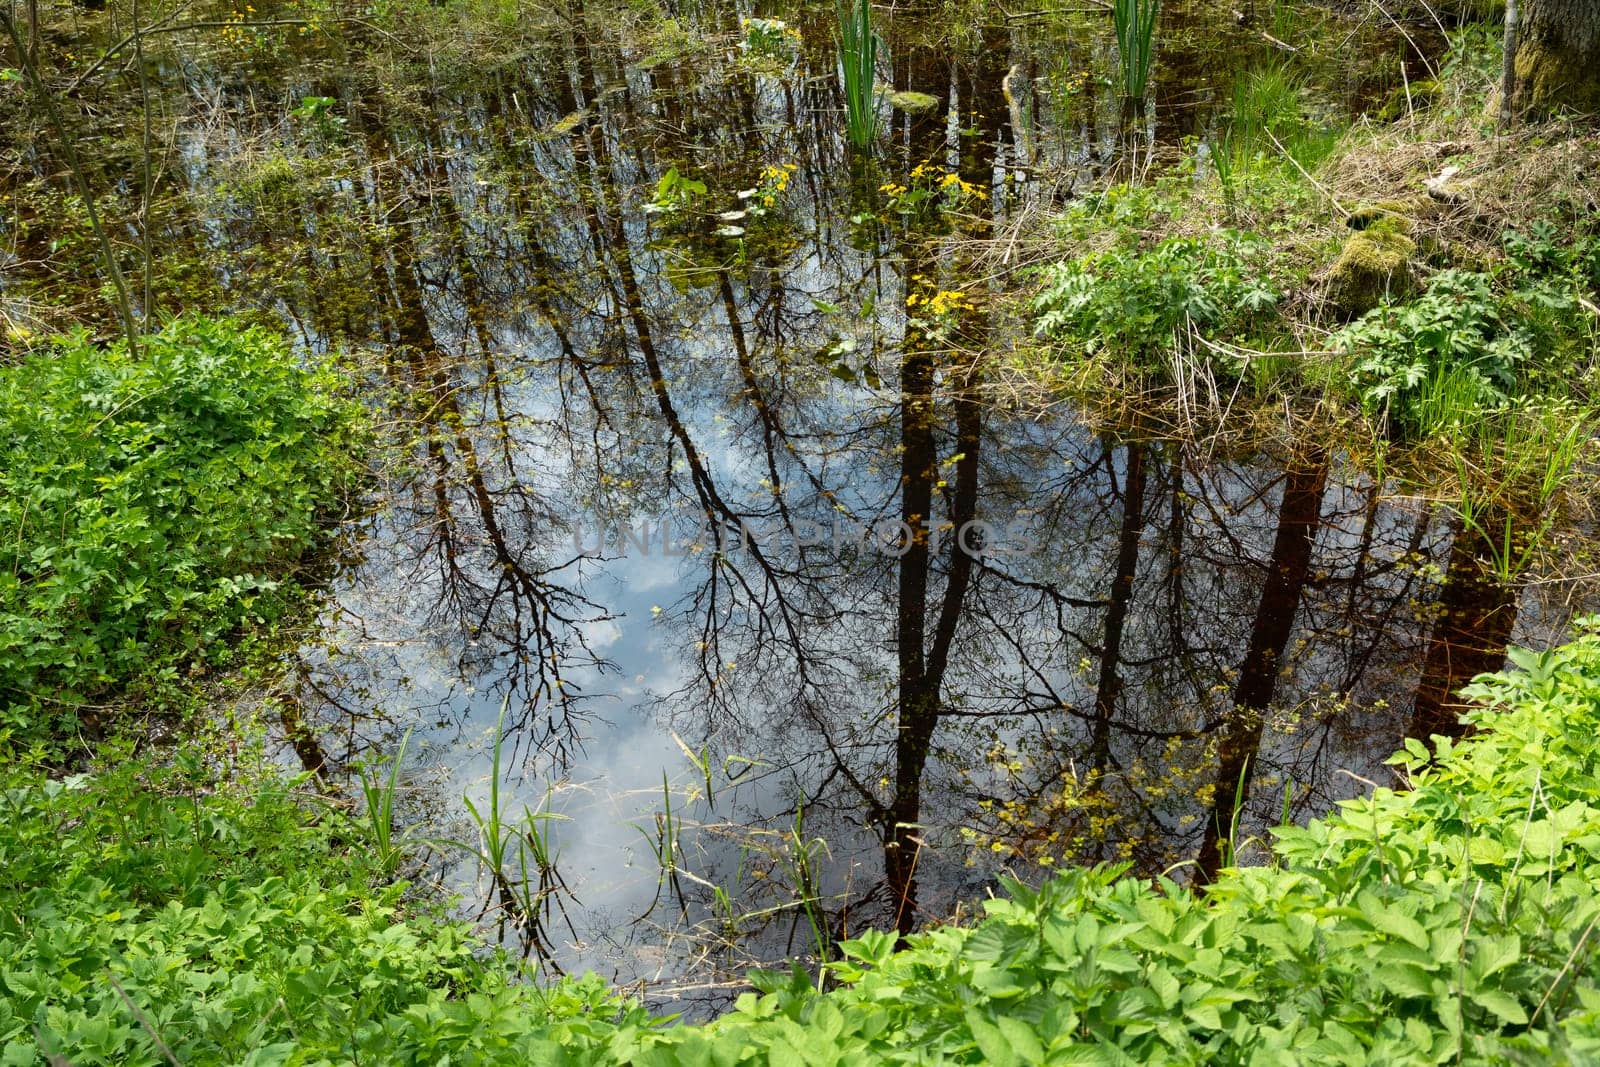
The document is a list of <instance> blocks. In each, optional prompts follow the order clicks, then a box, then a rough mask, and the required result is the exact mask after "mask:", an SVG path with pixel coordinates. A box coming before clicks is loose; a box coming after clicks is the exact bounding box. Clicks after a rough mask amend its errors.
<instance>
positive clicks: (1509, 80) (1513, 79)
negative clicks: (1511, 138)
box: [1500, 0, 1522, 132]
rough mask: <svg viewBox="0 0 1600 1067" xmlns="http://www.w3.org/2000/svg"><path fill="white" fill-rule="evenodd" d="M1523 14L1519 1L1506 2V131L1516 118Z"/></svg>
mask: <svg viewBox="0 0 1600 1067" xmlns="http://www.w3.org/2000/svg"><path fill="white" fill-rule="evenodd" d="M1521 23H1522V18H1521V13H1520V12H1519V11H1518V10H1517V0H1506V36H1505V45H1504V51H1505V58H1504V59H1503V60H1502V62H1501V65H1500V129H1501V131H1502V132H1503V131H1505V130H1508V129H1510V128H1511V122H1512V120H1513V119H1514V118H1515V117H1516V115H1515V113H1514V112H1513V111H1512V108H1511V98H1512V96H1513V95H1515V94H1516V91H1517V47H1518V44H1519V42H1518V40H1517V36H1518V32H1519V31H1520V30H1521V28H1522V25H1521Z"/></svg>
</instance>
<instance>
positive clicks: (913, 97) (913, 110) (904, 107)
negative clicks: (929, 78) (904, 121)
mask: <svg viewBox="0 0 1600 1067" xmlns="http://www.w3.org/2000/svg"><path fill="white" fill-rule="evenodd" d="M889 106H890V107H892V108H894V109H895V110H896V111H904V112H905V113H906V114H908V115H923V114H926V113H927V112H929V111H932V110H933V109H934V108H936V107H938V106H939V98H938V97H937V96H931V95H929V94H928V93H914V92H911V91H909V90H907V91H905V92H899V93H890V94H889Z"/></svg>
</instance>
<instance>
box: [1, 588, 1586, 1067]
mask: <svg viewBox="0 0 1600 1067" xmlns="http://www.w3.org/2000/svg"><path fill="white" fill-rule="evenodd" d="M1513 659H1514V660H1515V662H1516V663H1517V664H1518V665H1519V666H1518V669H1517V670H1514V671H1511V672H1508V673H1506V674H1503V675H1497V676H1492V677H1485V678H1482V679H1480V680H1479V681H1478V682H1477V683H1476V684H1475V686H1474V687H1473V688H1472V689H1471V690H1470V695H1471V696H1472V697H1473V698H1474V699H1476V700H1477V701H1479V702H1480V706H1479V707H1478V709H1477V710H1476V711H1474V712H1472V713H1471V717H1472V721H1473V722H1474V724H1475V725H1476V726H1477V727H1478V728H1479V730H1478V732H1477V733H1476V734H1475V735H1473V736H1471V737H1470V738H1469V739H1467V740H1465V741H1460V742H1449V741H1444V740H1438V741H1437V746H1438V747H1437V749H1436V751H1434V752H1430V751H1429V750H1427V749H1426V748H1425V747H1424V746H1423V745H1421V744H1419V743H1417V742H1414V741H1413V742H1408V744H1407V747H1406V750H1405V751H1403V752H1402V753H1400V754H1399V755H1397V756H1396V757H1395V758H1394V760H1392V761H1391V762H1393V763H1394V764H1395V765H1396V767H1397V770H1398V773H1401V774H1402V775H1405V776H1408V777H1409V780H1410V784H1411V786H1412V788H1411V789H1409V790H1407V791H1398V792H1397V791H1393V790H1390V789H1378V790H1377V791H1376V792H1375V794H1374V795H1372V796H1370V797H1367V798H1363V799H1358V800H1352V801H1347V802H1345V803H1344V804H1343V805H1342V807H1341V810H1339V811H1338V812H1337V813H1336V814H1334V815H1332V816H1330V817H1328V818H1325V819H1322V820H1318V821H1314V822H1312V823H1310V824H1309V825H1307V826H1305V827H1303V828H1299V827H1285V828H1282V829H1280V830H1279V831H1278V832H1277V841H1276V843H1275V845H1274V846H1273V851H1272V857H1271V862H1270V863H1269V864H1268V865H1266V866H1261V867H1254V868H1248V869H1240V870H1232V871H1227V872H1224V874H1223V875H1222V876H1221V878H1220V879H1219V880H1218V881H1217V882H1216V883H1215V884H1214V886H1213V887H1212V889H1211V891H1210V893H1209V894H1208V895H1206V896H1203V897H1202V896H1198V895H1195V894H1194V893H1192V892H1190V891H1189V890H1188V889H1186V888H1184V887H1182V886H1180V885H1178V884H1176V883H1174V882H1173V881H1170V880H1167V879H1161V880H1158V881H1156V882H1147V881H1142V880H1138V879H1133V878H1128V877H1124V876H1122V875H1121V872H1120V870H1119V869H1117V868H1107V867H1101V868H1096V869H1085V870H1076V871H1071V872H1067V873H1065V874H1063V875H1061V876H1060V877H1058V878H1056V879H1054V880H1052V881H1050V882H1048V883H1046V884H1045V885H1043V886H1042V887H1040V888H1038V889H1030V888H1027V887H1024V886H1021V885H1013V886H1011V887H1010V893H1009V896H1008V897H1007V898H1006V899H1000V900H993V901H991V902H989V904H988V909H987V910H988V916H987V918H986V919H984V920H983V921H982V922H980V923H978V924H977V925H975V926H972V927H965V928H963V927H955V926H951V927H945V928H940V929H935V930H932V931H929V932H926V933H923V934H919V935H915V936H913V937H912V938H911V939H910V947H909V948H908V949H907V950H905V951H900V952H896V951H895V946H894V939H893V937H892V936H891V935H888V934H880V933H873V934H868V935H865V936H862V937H860V938H857V939H855V940H853V941H849V942H846V943H844V944H843V945H842V946H841V947H842V950H843V953H844V958H843V959H842V960H840V961H839V962H836V963H833V964H830V965H829V968H830V970H831V972H832V973H831V978H832V983H833V986H834V988H832V989H830V990H828V991H827V992H818V991H817V988H816V982H815V980H814V978H813V977H812V976H810V975H807V974H805V973H803V972H800V971H798V970H797V971H796V972H794V973H793V974H777V973H767V974H758V975H755V976H752V982H753V984H754V985H755V986H756V987H757V988H756V989H755V990H754V991H752V992H749V993H746V994H744V995H742V996H741V997H740V998H739V1000H738V1003H737V1005H736V1006H735V1007H734V1008H733V1009H732V1010H731V1011H729V1012H728V1013H726V1014H724V1015H723V1016H721V1017H719V1018H717V1019H715V1020H714V1021H712V1022H711V1023H709V1024H706V1025H703V1026H689V1025H673V1024H672V1023H671V1022H670V1021H669V1020H662V1019H653V1018H651V1017H650V1016H649V1015H648V1014H647V1013H646V1012H645V1011H644V1010H643V1009H641V1008H640V1007H638V1006H637V1005H636V1004H633V1003H630V1002H628V1001H626V1000H624V999H621V998H619V997H617V996H615V995H614V994H613V993H611V992H610V991H608V990H607V989H606V987H605V985H604V983H602V982H601V981H599V980H598V979H595V978H593V977H588V978H584V979H578V980H564V981H561V982H559V983H556V984H554V985H552V986H549V987H544V988H541V987H538V986H535V985H532V984H527V983H517V982H514V981H512V980H511V978H510V974H511V972H510V970H509V965H508V963H507V961H506V960H505V958H504V957H503V956H502V955H501V954H499V953H493V952H486V951H483V950H482V949H476V950H475V948H474V946H473V943H472V942H471V940H470V938H469V937H468V935H467V934H466V933H465V931H464V928H463V927H461V926H458V925H453V924H450V923H447V922H443V921H441V920H439V919H438V918H436V917H435V916H434V914H433V913H432V912H431V911H430V909H429V908H427V907H426V906H423V905H419V904H417V903H415V902H410V901H408V900H407V898H406V897H405V896H404V895H403V894H402V891H401V890H400V889H399V888H395V887H391V888H388V889H385V890H378V891H374V890H373V889H371V888H370V883H369V878H370V877H372V876H375V875H376V873H377V872H376V868H375V865H374V864H373V863H371V862H369V861H368V860H366V859H364V858H363V855H364V853H363V850H362V848H361V846H360V831H359V830H358V829H357V828H356V825H355V824H354V823H353V822H352V821H351V820H349V819H348V818H347V817H346V816H344V815H343V814H341V813H340V812H339V811H338V810H337V809H333V808H325V807H322V806H320V805H317V804H312V803H308V802H307V801H306V800H305V799H304V798H302V797H299V796H297V795H296V793H295V792H294V791H292V790H291V788H290V787H289V786H288V785H286V784H284V783H283V782H282V781H280V780H278V779H276V778H274V777H272V776H271V775H270V774H266V775H250V774H244V775H241V774H240V773H239V772H238V771H237V770H234V771H232V772H230V774H229V775H227V776H226V777H223V776H222V775H221V774H220V773H218V774H216V775H212V774H209V773H208V772H207V770H206V767H205V765H204V764H203V763H202V762H201V761H199V760H196V759H192V758H191V759H188V760H187V761H179V765H178V766H171V767H167V768H164V769H157V768H155V767H153V766H151V765H149V764H148V763H145V762H139V761H128V760H120V759H111V760H108V762H107V766H106V768H105V769H101V770H97V771H96V772H95V773H93V774H90V775H83V776H78V777H74V778H69V779H66V780H51V779H49V778H48V777H46V775H45V774H44V773H42V772H41V771H39V770H37V769H35V768H32V767H28V766H17V765H10V766H7V767H6V768H5V769H4V770H0V775H3V776H4V779H3V780H4V785H5V788H4V793H3V795H4V802H5V804H6V805H7V812H6V817H5V818H4V819H3V820H0V959H3V960H4V961H5V963H4V966H3V967H0V990H3V992H4V997H3V999H0V1063H5V1064H33V1063H43V1062H45V1060H44V1056H45V1055H47V1054H48V1055H54V1056H60V1057H64V1058H65V1060H66V1061H67V1062H70V1063H73V1064H75V1065H80V1067H81V1065H87V1064H100V1063H116V1064H129V1065H146V1064H149V1065H155V1064H163V1063H172V1062H178V1063H182V1064H212V1063H245V1064H324V1063H326V1064H347V1063H351V1064H353V1063H385V1064H441V1063H450V1064H481V1063H506V1064H512V1063H516V1064H525V1063H539V1064H639V1065H654V1064H660V1065H669V1064H683V1065H691V1064H693V1065H724V1064H778V1065H785V1067H787V1065H809V1067H817V1065H831V1064H861V1065H866V1064H883V1063H970V1064H978V1063H988V1064H1000V1065H1009V1064H1108V1065H1116V1064H1262V1065H1266V1064H1271V1065H1292V1064H1307V1065H1311V1064H1317V1065H1323V1064H1370V1063H1383V1064H1392V1065H1406V1064H1435V1063H1464V1064H1491V1063H1495V1064H1499V1063H1505V1064H1517V1063H1530V1064H1532V1063H1584V1062H1593V1061H1594V1060H1595V1059H1596V1057H1600V985H1597V982H1600V942H1597V938H1596V934H1595V928H1596V925H1597V923H1600V888H1597V886H1600V807H1597V806H1595V798H1596V797H1597V796H1600V777H1597V776H1600V620H1590V621H1589V622H1588V623H1586V624H1584V626H1583V628H1582V630H1581V632H1580V634H1579V636H1578V637H1577V638H1576V639H1575V640H1574V641H1573V642H1572V643H1571V644H1569V645H1566V646H1564V647H1562V648H1559V649H1557V650H1555V651H1553V652H1549V653H1543V654H1534V653H1527V652H1516V653H1514V654H1513ZM224 782H228V783H230V784H228V785H227V786H224Z"/></svg>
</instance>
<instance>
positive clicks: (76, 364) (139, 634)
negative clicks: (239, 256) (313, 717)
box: [0, 318, 361, 736]
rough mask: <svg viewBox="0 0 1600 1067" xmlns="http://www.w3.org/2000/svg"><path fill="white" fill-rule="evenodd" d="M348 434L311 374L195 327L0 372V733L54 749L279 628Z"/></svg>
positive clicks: (350, 472)
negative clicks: (98, 718) (127, 700)
mask: <svg viewBox="0 0 1600 1067" xmlns="http://www.w3.org/2000/svg"><path fill="white" fill-rule="evenodd" d="M360 422H361V419H360V416H359V414H358V409H357V408H356V407H355V406H354V405H353V404H352V403H351V402H349V401H347V400H344V399H341V395H340V387H339V385H338V382H337V380H336V378H335V376H334V375H333V374H332V372H331V371H328V370H319V369H313V368H308V367H306V366H303V365H302V364H301V363H300V362H299V361H298V360H297V359H296V358H295V357H294V356H293V355H292V354H291V353H290V352H289V351H288V350H287V349H286V347H285V346H284V345H283V343H282V342H281V341H279V340H278V339H277V338H276V336H275V335H273V334H271V333H269V332H267V331H264V330H260V329H257V328H253V327H246V326H241V325H238V324H234V323H228V322H220V321H216V320H212V319H204V318H187V319H181V320H178V321H176V322H173V323H172V324H170V325H169V326H167V327H166V328H165V329H163V330H162V331H161V332H160V333H157V334H153V335H151V336H148V337H145V338H142V339H141V341H140V344H139V349H138V352H137V354H131V353H130V352H129V351H128V348H127V346H126V345H125V344H124V343H121V342H117V343H113V344H110V345H107V346H101V345H98V344H96V343H94V342H92V341H91V340H90V339H89V338H88V336H87V335H83V334H80V335H77V336H73V337H68V338H63V339H62V340H61V341H59V342H58V343H57V344H56V345H55V346H54V348H53V349H50V350H47V351H45V352H43V353H42V354H38V355H35V356H34V357H32V358H31V359H29V360H28V361H27V362H24V363H22V364H20V365H17V366H12V367H6V368H0V427H3V432H0V529H4V530H6V531H8V536H7V537H6V538H5V539H4V540H3V542H0V723H9V725H10V726H12V727H13V728H14V729H17V730H21V731H24V732H28V733H32V734H34V735H35V736H37V735H39V734H41V733H52V732H54V733H60V732H62V731H64V730H65V729H67V728H69V727H70V726H71V725H72V724H73V723H74V722H75V720H76V718H77V716H76V714H75V712H76V709H78V708H80V707H81V706H83V705H86V704H90V703H94V704H105V703H107V701H108V699H117V698H120V697H122V696H124V695H129V694H130V691H131V690H135V689H141V688H142V689H145V690H150V689H159V688H160V687H161V686H163V685H168V684H171V683H173V682H175V681H176V680H177V679H178V678H179V677H180V675H188V674H192V673H195V672H196V671H200V670H204V669H205V668H206V667H207V666H208V665H209V664H211V663H213V662H214V661H215V660H216V659H217V658H218V655H219V653H218V651H217V649H218V647H219V646H220V645H221V644H222V643H223V642H221V639H222V638H224V637H226V636H228V635H230V634H233V633H235V632H237V631H238V630H239V629H240V628H241V627H260V626H263V625H266V624H270V623H271V622H272V621H273V620H275V619H277V618H279V617H280V616H281V615H282V614H283V613H284V611H285V610H286V608H287V606H288V605H289V604H290V603H291V602H292V600H293V595H294V587H293V583H292V582H285V581H284V579H285V576H286V572H288V571H289V570H290V569H291V568H293V567H294V566H295V565H296V563H297V561H298V560H300V558H301V557H302V556H303V555H304V554H305V553H306V552H307V550H308V549H309V548H311V547H312V545H313V544H314V543H315V542H316V540H317V537H318V533H319V531H320V530H321V529H323V528H324V527H325V525H326V523H327V520H328V519H329V517H330V513H331V512H332V510H333V509H334V508H335V507H336V506H337V505H338V504H339V503H340V502H341V501H342V500H343V499H344V498H345V496H346V494H348V493H349V492H351V491H352V490H353V487H354V486H355V484H356V482H357V476H358V471H357V469H356V466H355V461H354V460H352V459H351V456H352V455H353V454H355V451H356V450H355V449H354V447H353V444H352V440H351V437H352V435H353V434H355V433H356V427H357V426H358V425H359V424H360ZM133 695H137V694H133Z"/></svg>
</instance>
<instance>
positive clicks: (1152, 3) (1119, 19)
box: [1111, 0, 1160, 106]
mask: <svg viewBox="0 0 1600 1067" xmlns="http://www.w3.org/2000/svg"><path fill="white" fill-rule="evenodd" d="M1159 9H1160V0H1113V3H1112V7H1111V17H1112V21H1113V22H1114V23H1115V25H1116V30H1117V63H1118V66H1119V68H1120V70H1121V74H1122V92H1123V95H1124V96H1126V97H1127V98H1128V100H1129V101H1131V102H1132V103H1133V104H1134V105H1135V106H1138V105H1140V104H1142V103H1143V102H1144V97H1145V90H1146V89H1147V88H1148V86H1149V84H1150V65H1151V61H1152V59H1153V58H1154V57H1155V35H1156V16H1157V14H1158V12H1159Z"/></svg>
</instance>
